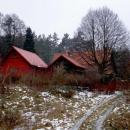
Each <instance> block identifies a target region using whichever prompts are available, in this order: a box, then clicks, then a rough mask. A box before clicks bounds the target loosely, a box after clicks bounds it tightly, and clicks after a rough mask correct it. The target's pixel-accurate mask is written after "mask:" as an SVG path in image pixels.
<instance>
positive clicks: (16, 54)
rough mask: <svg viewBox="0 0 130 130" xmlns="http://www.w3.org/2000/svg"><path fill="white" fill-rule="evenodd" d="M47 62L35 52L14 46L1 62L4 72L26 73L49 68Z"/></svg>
mask: <svg viewBox="0 0 130 130" xmlns="http://www.w3.org/2000/svg"><path fill="white" fill-rule="evenodd" d="M47 67H48V66H47V64H46V63H45V62H44V61H43V60H42V59H41V58H40V57H39V56H38V55H36V54H35V53H32V52H29V51H26V50H23V49H20V48H18V47H15V46H13V47H12V48H11V50H10V52H9V53H8V55H7V56H6V57H5V58H4V59H3V60H2V62H1V72H2V73H3V74H9V73H13V74H17V75H21V74H26V73H32V72H38V71H39V72H41V70H43V71H44V70H45V69H46V68H47Z"/></svg>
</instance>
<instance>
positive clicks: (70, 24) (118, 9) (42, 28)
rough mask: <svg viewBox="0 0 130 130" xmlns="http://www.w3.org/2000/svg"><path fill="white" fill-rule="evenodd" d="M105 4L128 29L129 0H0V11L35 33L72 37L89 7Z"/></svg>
mask: <svg viewBox="0 0 130 130" xmlns="http://www.w3.org/2000/svg"><path fill="white" fill-rule="evenodd" d="M103 6H107V7H108V8H110V9H112V10H113V11H114V12H115V13H117V14H118V16H119V18H120V19H121V20H122V21H123V23H124V24H125V26H126V27H127V29H128V30H130V0H0V12H1V13H4V14H7V13H8V14H11V13H15V14H17V15H18V16H19V17H20V19H22V20H23V21H24V22H25V24H26V25H27V26H30V27H31V28H32V30H33V31H35V33H36V34H43V33H44V34H46V35H48V34H50V33H53V32H57V33H58V35H59V37H60V38H61V37H62V36H63V34H64V33H69V34H70V35H71V36H73V34H74V32H75V31H76V29H77V28H78V26H79V25H80V23H81V19H82V17H84V16H85V15H86V14H87V12H88V11H89V9H91V8H92V9H96V8H99V7H103Z"/></svg>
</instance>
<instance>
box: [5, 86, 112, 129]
mask: <svg viewBox="0 0 130 130" xmlns="http://www.w3.org/2000/svg"><path fill="white" fill-rule="evenodd" d="M113 96H114V94H113V95H104V94H97V93H92V92H88V91H82V92H81V91H80V92H79V91H76V92H75V94H74V95H73V97H72V98H65V97H62V96H61V95H60V94H59V95H53V94H51V93H50V92H47V91H46V92H36V91H33V90H30V89H28V88H27V87H18V86H17V87H14V88H12V95H11V98H10V99H11V100H10V101H8V103H7V107H17V108H18V109H19V111H20V112H21V113H22V116H23V117H24V118H25V119H26V121H27V122H26V123H27V128H28V130H32V129H34V130H52V129H54V130H68V129H70V128H72V127H73V126H74V124H75V123H76V121H77V120H78V119H80V118H81V117H82V116H83V115H84V113H86V112H87V111H89V110H90V109H91V108H92V107H93V106H95V105H98V104H100V103H101V102H102V101H104V100H105V99H108V98H110V97H113ZM24 125H25V124H23V126H24ZM23 126H20V127H21V128H23ZM20 127H18V128H19V130H20ZM18 128H17V130H18Z"/></svg>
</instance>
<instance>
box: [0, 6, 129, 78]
mask: <svg viewBox="0 0 130 130" xmlns="http://www.w3.org/2000/svg"><path fill="white" fill-rule="evenodd" d="M77 28H78V29H77V30H76V33H75V35H74V36H73V38H70V36H69V34H68V33H65V34H64V36H63V37H62V38H61V39H59V37H58V35H57V33H56V32H54V33H52V34H50V35H48V36H46V35H45V34H44V33H43V34H41V35H37V34H36V33H34V32H33V31H32V29H31V28H30V27H28V26H27V25H25V23H24V22H23V21H22V20H21V19H20V18H19V17H18V16H17V15H16V14H7V15H3V14H2V13H0V52H1V57H2V58H3V57H5V56H6V55H7V54H8V52H9V50H10V48H11V46H12V45H15V46H18V47H20V48H23V49H25V50H28V51H32V52H35V53H37V54H38V55H39V56H40V57H41V58H42V59H43V60H44V61H45V62H46V63H49V62H50V60H51V58H52V56H53V55H54V53H57V52H64V51H70V52H72V51H78V52H80V56H81V57H82V58H83V59H84V60H85V62H86V63H87V64H89V65H90V66H91V65H92V64H95V65H96V66H97V68H98V72H99V73H100V74H104V73H105V71H106V70H107V69H108V68H109V67H110V65H111V66H112V68H113V72H114V74H115V75H118V76H120V77H124V75H125V76H127V77H128V75H129V67H128V66H129V59H130V52H129V48H128V46H127V44H128V42H129V33H128V31H127V29H126V28H125V26H124V24H123V23H122V21H121V20H120V19H119V17H118V15H117V14H115V13H114V12H113V11H111V10H110V9H109V8H107V7H103V8H99V9H96V10H90V11H89V12H88V13H87V14H86V16H85V17H84V18H83V19H82V21H81V24H80V25H79V27H77ZM43 32H44V30H43ZM86 52H89V55H86V54H88V53H86ZM99 55H100V58H99Z"/></svg>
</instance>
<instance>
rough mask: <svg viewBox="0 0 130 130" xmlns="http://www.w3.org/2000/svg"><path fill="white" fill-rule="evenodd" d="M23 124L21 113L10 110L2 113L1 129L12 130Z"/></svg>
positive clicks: (0, 112) (0, 116)
mask: <svg viewBox="0 0 130 130" xmlns="http://www.w3.org/2000/svg"><path fill="white" fill-rule="evenodd" d="M22 122H23V120H22V117H21V114H20V112H18V111H17V110H14V109H11V108H8V109H4V110H1V111H0V128H1V129H5V130H12V129H14V127H16V126H17V125H20V124H21V123H22Z"/></svg>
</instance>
